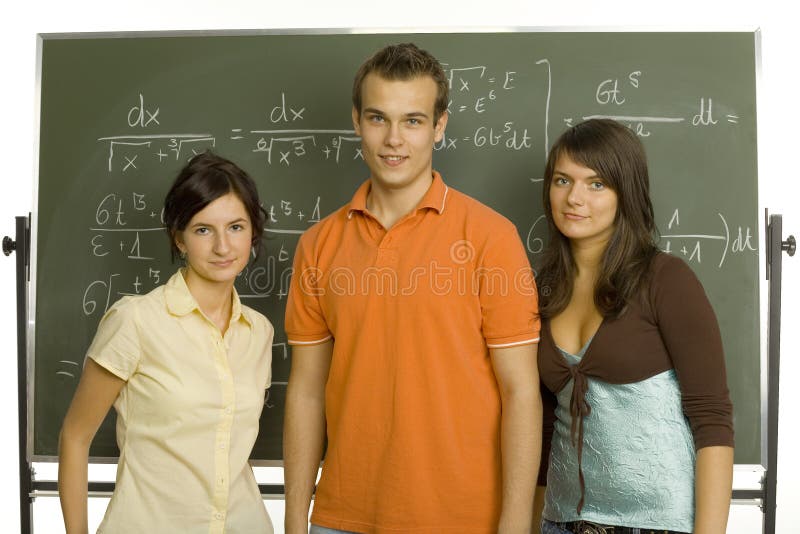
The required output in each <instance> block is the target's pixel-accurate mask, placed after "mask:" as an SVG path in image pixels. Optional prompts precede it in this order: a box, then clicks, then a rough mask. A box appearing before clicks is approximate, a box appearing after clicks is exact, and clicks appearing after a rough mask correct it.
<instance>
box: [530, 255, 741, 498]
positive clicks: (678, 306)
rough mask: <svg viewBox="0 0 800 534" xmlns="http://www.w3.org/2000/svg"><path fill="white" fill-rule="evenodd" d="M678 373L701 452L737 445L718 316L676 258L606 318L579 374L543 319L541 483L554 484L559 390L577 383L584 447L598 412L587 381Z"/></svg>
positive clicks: (575, 401) (659, 261)
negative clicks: (550, 470) (588, 423)
mask: <svg viewBox="0 0 800 534" xmlns="http://www.w3.org/2000/svg"><path fill="white" fill-rule="evenodd" d="M672 368H674V369H675V372H676V374H677V377H678V382H679V383H680V389H681V402H682V404H683V411H684V414H685V415H686V417H687V418H688V420H689V425H690V428H691V430H692V435H693V437H694V444H695V449H701V448H703V447H708V446H712V445H727V446H730V447H732V446H733V406H732V404H731V401H730V397H729V395H728V386H727V381H726V377H725V358H724V355H723V351H722V338H721V336H720V332H719V326H718V324H717V319H716V316H715V315H714V310H713V309H712V308H711V304H710V303H709V302H708V298H707V297H706V294H705V291H704V290H703V287H702V285H701V284H700V281H699V280H698V279H697V277H696V276H695V274H694V272H692V270H691V269H690V268H689V266H688V265H686V263H685V262H684V261H683V260H681V259H680V258H677V257H675V256H671V255H669V254H665V253H661V254H658V255H657V256H656V257H655V258H654V259H653V262H652V265H651V276H650V282H649V284H647V287H645V288H644V289H643V290H642V292H641V294H640V297H639V298H638V299H636V300H635V301H634V302H631V303H629V305H628V308H627V309H626V311H625V312H624V313H623V314H622V316H621V317H619V318H616V319H604V320H603V322H602V324H601V325H600V328H599V329H598V330H597V333H596V334H595V335H594V338H593V339H592V342H591V343H590V344H589V347H588V350H587V351H586V353H585V354H584V355H583V358H582V359H581V361H580V363H578V364H577V365H576V366H574V368H572V369H571V366H570V365H568V364H567V362H566V360H565V359H564V357H563V356H562V355H561V353H560V352H559V350H558V348H556V345H555V343H554V341H553V338H552V335H551V333H550V324H549V321H542V332H541V341H540V343H539V376H540V378H541V381H542V399H543V402H544V431H543V443H542V463H541V466H542V467H541V469H540V471H539V484H540V485H546V483H547V466H548V463H549V457H550V440H551V438H552V435H553V423H554V421H555V413H554V410H555V406H556V398H555V393H557V392H559V391H560V390H561V389H562V388H563V387H564V386H565V385H566V384H567V383H568V382H569V380H570V378H574V379H575V386H574V388H573V397H572V402H571V403H570V404H571V407H570V413H572V418H573V425H574V426H575V425H577V430H578V432H576V428H573V438H575V439H576V440H577V442H578V446H579V449H580V448H582V447H580V445H581V444H582V443H581V442H582V441H583V436H582V434H583V432H582V430H583V429H582V426H583V425H582V424H581V423H582V419H583V415H585V414H586V413H588V410H590V409H591V407H589V406H587V405H586V402H585V400H584V395H585V391H586V389H587V388H588V387H589V386H588V382H587V380H586V378H587V377H591V378H595V379H598V380H602V381H604V382H609V383H612V384H629V383H632V382H639V381H642V380H645V379H647V378H650V377H652V376H655V375H657V374H659V373H662V372H664V371H667V370H669V369H672ZM576 434H577V435H576ZM579 454H580V451H579Z"/></svg>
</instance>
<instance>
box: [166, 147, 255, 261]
mask: <svg viewBox="0 0 800 534" xmlns="http://www.w3.org/2000/svg"><path fill="white" fill-rule="evenodd" d="M228 193H233V194H235V195H236V196H237V197H239V200H241V201H242V204H244V207H245V210H247V214H248V215H249V216H250V224H251V225H252V227H253V241H252V243H253V247H254V248H255V250H256V251H258V250H259V247H260V245H261V236H262V235H263V232H264V222H265V220H266V212H265V211H264V208H262V207H261V203H260V201H259V199H258V190H257V189H256V184H255V182H253V179H252V178H250V176H249V175H248V174H247V173H246V172H245V171H243V170H242V169H240V168H239V167H238V166H237V165H236V164H235V163H233V162H232V161H230V160H227V159H225V158H222V157H220V156H217V155H216V154H214V153H212V152H210V151H206V152H203V153H202V154H198V155H196V156H194V157H193V158H192V159H191V160H189V163H187V164H186V166H185V167H184V168H183V169H181V170H180V172H179V173H178V177H177V178H175V182H174V183H173V184H172V187H171V188H170V190H169V192H168V193H167V196H166V198H165V199H164V226H165V227H166V229H167V234H168V235H169V241H170V246H171V250H172V260H173V261H174V260H175V257H176V256H180V251H179V250H178V246H177V245H176V244H175V235H176V233H177V232H180V231H183V230H184V229H186V225H188V224H189V221H190V220H191V219H192V217H194V215H195V214H196V213H197V212H198V211H201V210H202V209H204V208H205V207H206V206H208V205H209V204H211V203H212V202H213V201H215V200H216V199H218V198H220V197H223V196H225V195H227V194H228Z"/></svg>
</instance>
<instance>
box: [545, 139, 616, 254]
mask: <svg viewBox="0 0 800 534" xmlns="http://www.w3.org/2000/svg"><path fill="white" fill-rule="evenodd" d="M550 208H551V210H552V215H553V221H554V222H555V225H556V227H557V228H558V229H559V231H560V232H561V233H562V234H564V236H566V237H567V238H568V239H569V240H570V241H571V242H572V243H573V244H579V243H580V244H589V243H598V244H605V243H608V240H609V239H610V238H611V235H612V234H613V233H614V221H615V219H616V216H617V194H616V193H615V192H614V191H613V190H612V189H611V188H610V187H609V186H608V185H607V184H606V182H605V180H603V178H601V177H599V176H598V175H597V173H596V172H595V171H594V170H592V169H590V168H588V167H584V166H583V165H580V164H578V163H575V162H574V161H572V159H571V158H570V157H569V156H568V155H566V154H562V155H561V156H559V158H558V160H556V165H555V169H554V171H553V177H552V181H551V183H550Z"/></svg>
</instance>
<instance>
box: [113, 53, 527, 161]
mask: <svg viewBox="0 0 800 534" xmlns="http://www.w3.org/2000/svg"><path fill="white" fill-rule="evenodd" d="M446 75H447V79H448V83H449V85H450V89H451V99H450V101H449V102H448V108H447V109H448V113H449V114H450V115H474V116H476V117H479V118H483V117H484V116H486V115H485V114H487V113H488V114H489V115H492V116H493V117H494V115H495V114H496V113H497V112H496V110H494V108H495V105H496V103H497V102H498V101H501V100H502V99H504V98H508V97H509V95H511V94H513V93H514V92H515V91H518V89H517V86H516V79H517V78H516V76H517V72H516V71H503V72H501V73H499V74H498V75H494V74H493V73H491V72H490V70H489V68H488V67H487V66H485V65H475V66H467V67H453V68H446ZM132 104H133V105H132V106H131V107H130V108H129V109H128V113H127V116H126V117H125V119H126V120H125V122H124V124H125V125H126V126H127V128H130V129H132V133H128V134H123V135H114V136H105V137H100V138H98V139H97V141H98V142H100V143H103V144H105V145H106V147H107V158H106V159H107V165H106V167H107V170H108V172H113V171H119V172H122V173H128V172H132V171H135V170H137V169H139V168H140V167H141V166H142V165H143V164H146V163H148V162H155V163H164V162H167V161H182V160H185V159H189V158H191V157H192V156H194V155H196V154H199V153H201V152H203V151H204V150H207V149H212V148H215V147H216V146H217V145H218V143H219V141H220V140H221V139H225V140H226V142H230V143H233V144H242V145H244V147H245V148H246V149H248V150H250V151H251V152H252V153H255V154H259V155H261V156H263V158H264V162H265V163H266V164H267V165H277V166H285V167H289V166H291V165H292V164H294V163H295V162H298V161H302V160H306V159H316V160H320V161H324V162H329V163H333V164H339V163H343V162H346V161H353V160H363V154H362V152H361V138H360V137H359V136H357V135H356V133H355V131H354V130H352V129H349V128H343V129H325V128H314V127H308V126H307V125H308V124H309V122H311V121H313V120H320V119H319V118H318V117H315V116H314V114H313V110H311V109H309V106H307V105H305V104H302V103H298V102H294V101H293V100H292V97H291V95H288V94H287V92H286V91H281V92H280V95H279V96H278V95H275V100H274V101H272V102H269V101H267V102H265V103H264V110H263V111H262V112H261V113H256V115H260V116H261V117H262V119H263V121H264V122H265V123H266V124H267V125H268V127H266V128H264V127H260V128H259V127H256V128H249V129H246V128H239V127H233V128H229V129H228V130H227V131H226V133H224V134H221V133H211V132H204V133H150V132H148V133H143V130H145V129H150V130H152V129H154V128H159V127H161V126H162V122H166V120H165V119H166V117H165V113H164V112H162V110H161V107H160V106H159V105H158V104H157V103H150V102H149V101H148V98H147V97H146V95H145V94H143V93H140V94H139V95H138V99H137V100H136V101H135V102H133V103H132ZM512 108H513V106H512ZM122 124H123V123H122V122H121V125H122ZM456 130H457V127H455V126H452V124H451V131H456ZM461 144H467V145H469V146H470V147H472V148H477V149H489V148H494V147H498V148H505V149H509V150H515V151H519V150H525V149H529V148H531V146H532V143H531V133H530V132H529V128H528V127H518V126H517V125H516V124H515V119H514V117H506V118H505V119H504V120H500V119H497V118H496V117H494V118H493V119H487V120H486V121H485V124H481V125H479V126H477V127H474V128H473V129H472V130H471V131H468V132H463V133H458V134H457V135H452V136H448V137H447V138H446V139H443V140H442V141H441V142H440V143H438V144H437V146H436V149H437V150H453V149H455V148H456V147H457V146H459V145H461Z"/></svg>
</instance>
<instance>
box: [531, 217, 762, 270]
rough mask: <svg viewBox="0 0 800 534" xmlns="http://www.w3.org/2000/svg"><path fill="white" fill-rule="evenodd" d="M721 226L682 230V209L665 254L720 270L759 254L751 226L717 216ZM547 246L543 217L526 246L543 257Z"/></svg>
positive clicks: (671, 225)
mask: <svg viewBox="0 0 800 534" xmlns="http://www.w3.org/2000/svg"><path fill="white" fill-rule="evenodd" d="M717 217H718V222H719V226H718V227H717V228H716V229H712V231H711V232H709V233H689V232H682V231H681V222H680V210H679V209H675V210H674V211H673V212H672V216H671V217H670V219H669V222H668V223H667V231H666V233H662V234H661V243H660V244H661V246H662V250H663V251H664V252H667V253H670V254H673V255H681V256H682V257H683V258H684V259H685V260H686V261H687V262H688V263H697V264H702V263H703V261H704V260H705V261H706V262H708V261H713V262H714V263H715V264H716V266H717V268H718V269H721V268H722V266H723V265H724V264H725V260H726V259H727V258H728V257H729V254H733V255H736V254H746V253H752V252H757V251H758V239H757V237H756V234H755V231H754V230H753V229H752V228H751V227H750V226H736V227H735V229H733V227H732V226H730V225H729V224H728V220H727V219H726V217H725V216H724V215H723V214H722V213H717ZM546 243H547V223H546V222H545V216H544V215H540V216H539V217H538V218H537V219H536V220H535V221H534V223H533V224H532V225H531V227H530V229H529V230H528V234H527V237H526V241H525V244H526V247H527V249H528V252H530V253H531V254H539V253H541V252H542V251H543V250H544V247H545V245H546Z"/></svg>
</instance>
